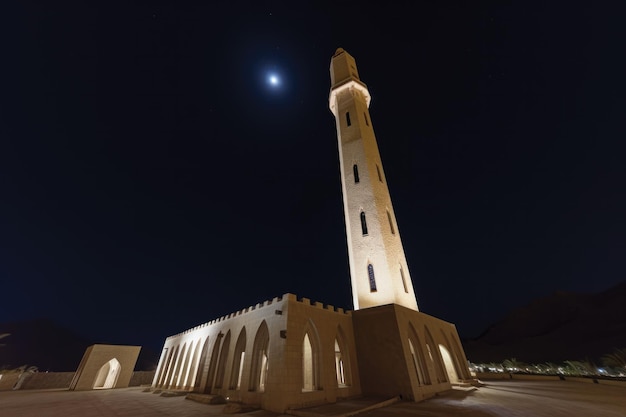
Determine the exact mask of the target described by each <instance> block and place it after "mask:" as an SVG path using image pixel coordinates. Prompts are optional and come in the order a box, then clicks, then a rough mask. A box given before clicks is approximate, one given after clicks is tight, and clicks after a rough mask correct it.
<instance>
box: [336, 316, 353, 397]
mask: <svg viewBox="0 0 626 417" xmlns="http://www.w3.org/2000/svg"><path fill="white" fill-rule="evenodd" d="M335 373H336V375H337V386H339V387H347V386H350V385H352V368H351V366H350V350H349V347H348V343H347V338H346V336H345V334H344V332H343V329H342V328H341V325H338V326H337V334H336V336H335Z"/></svg>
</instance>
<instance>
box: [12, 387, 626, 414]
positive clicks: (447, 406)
mask: <svg viewBox="0 0 626 417" xmlns="http://www.w3.org/2000/svg"><path fill="white" fill-rule="evenodd" d="M378 400H379V399H368V398H362V399H356V400H347V401H342V402H339V403H337V404H329V405H323V406H318V407H311V408H307V409H305V410H306V411H307V412H311V413H314V414H316V415H319V416H323V417H336V416H339V415H344V414H345V413H350V414H353V413H354V412H358V411H359V410H361V409H363V408H364V407H365V406H367V405H371V404H372V403H375V402H376V401H378ZM223 409H224V405H209V404H203V403H200V402H197V401H191V400H187V399H186V398H185V397H162V396H160V395H154V394H152V393H150V392H143V388H140V387H133V388H122V389H114V390H97V391H68V390H28V391H3V392H0V417H166V416H168V417H169V416H172V417H201V416H202V417H206V416H224V415H225V414H223V412H222V411H223ZM231 415H232V414H231ZM237 415H239V416H248V417H279V416H280V417H292V416H287V415H282V414H277V413H272V412H269V411H264V410H257V411H253V412H249V413H242V414H235V416H237ZM357 415H358V416H359V417H494V416H502V417H626V386H613V385H601V384H588V383H583V382H570V381H516V380H502V381H485V386H483V387H480V388H477V389H475V390H459V389H454V390H451V391H448V392H446V393H444V394H440V395H438V396H436V397H433V398H431V399H428V400H426V401H422V402H420V403H413V402H407V401H399V402H396V403H394V404H391V405H389V406H386V407H382V408H377V409H375V410H372V411H367V412H362V413H359V414H357Z"/></svg>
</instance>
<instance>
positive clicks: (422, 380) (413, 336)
mask: <svg viewBox="0 0 626 417" xmlns="http://www.w3.org/2000/svg"><path fill="white" fill-rule="evenodd" d="M408 339H409V350H410V351H411V358H412V361H413V367H414V369H415V374H416V375H417V380H418V382H419V384H420V385H431V380H430V375H429V373H428V365H426V358H425V357H424V350H423V348H422V342H421V340H420V338H419V336H418V335H417V332H416V331H415V327H413V323H410V322H409V330H408Z"/></svg>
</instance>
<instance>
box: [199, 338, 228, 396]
mask: <svg viewBox="0 0 626 417" xmlns="http://www.w3.org/2000/svg"><path fill="white" fill-rule="evenodd" d="M222 337H224V335H223V334H222V332H220V333H219V334H218V335H217V338H216V340H215V344H214V345H213V351H212V353H211V361H210V363H209V372H208V374H207V378H206V384H205V385H204V393H205V394H210V393H211V390H212V389H213V386H214V385H215V384H216V382H215V373H216V371H217V368H218V362H217V360H218V358H219V356H220V342H221V341H222ZM228 337H229V338H230V331H229V332H228Z"/></svg>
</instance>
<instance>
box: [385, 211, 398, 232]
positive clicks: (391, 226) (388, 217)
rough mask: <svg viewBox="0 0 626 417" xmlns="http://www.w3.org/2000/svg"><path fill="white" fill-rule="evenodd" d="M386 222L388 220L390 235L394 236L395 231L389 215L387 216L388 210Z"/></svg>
mask: <svg viewBox="0 0 626 417" xmlns="http://www.w3.org/2000/svg"><path fill="white" fill-rule="evenodd" d="M387 220H389V228H390V229H391V234H392V235H395V234H396V229H395V228H394V227H393V222H392V221H391V214H389V210H387Z"/></svg>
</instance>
